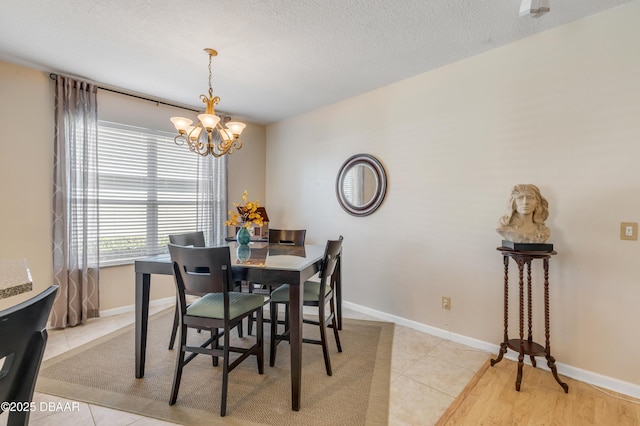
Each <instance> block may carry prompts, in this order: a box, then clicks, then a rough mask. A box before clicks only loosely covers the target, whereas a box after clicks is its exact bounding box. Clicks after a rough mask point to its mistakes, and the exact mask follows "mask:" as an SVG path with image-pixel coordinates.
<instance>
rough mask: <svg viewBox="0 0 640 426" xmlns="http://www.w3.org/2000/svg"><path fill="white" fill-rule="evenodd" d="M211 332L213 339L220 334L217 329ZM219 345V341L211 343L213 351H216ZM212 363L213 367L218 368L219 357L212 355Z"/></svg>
mask: <svg viewBox="0 0 640 426" xmlns="http://www.w3.org/2000/svg"><path fill="white" fill-rule="evenodd" d="M209 331H210V332H211V337H213V336H215V335H217V334H218V329H217V328H212V329H210V330H209ZM217 345H218V339H215V340H213V341H212V342H211V349H216V346H217ZM211 362H212V363H213V366H214V367H216V366H217V365H218V357H217V356H215V355H211Z"/></svg>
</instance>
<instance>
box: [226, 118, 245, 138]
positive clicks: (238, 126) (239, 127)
mask: <svg viewBox="0 0 640 426" xmlns="http://www.w3.org/2000/svg"><path fill="white" fill-rule="evenodd" d="M245 127H247V125H246V124H244V123H240V122H239V121H229V122H228V123H227V129H229V130H231V133H233V134H234V135H238V136H240V134H241V133H242V131H243V130H244V128H245Z"/></svg>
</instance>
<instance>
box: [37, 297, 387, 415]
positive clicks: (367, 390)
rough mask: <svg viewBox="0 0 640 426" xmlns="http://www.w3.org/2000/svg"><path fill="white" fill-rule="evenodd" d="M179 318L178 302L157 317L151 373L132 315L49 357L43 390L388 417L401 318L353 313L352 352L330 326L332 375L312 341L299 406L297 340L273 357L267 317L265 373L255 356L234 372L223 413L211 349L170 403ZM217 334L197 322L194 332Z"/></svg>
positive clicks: (191, 407) (238, 410)
mask: <svg viewBox="0 0 640 426" xmlns="http://www.w3.org/2000/svg"><path fill="white" fill-rule="evenodd" d="M172 319H173V311H172V310H171V309H170V310H167V311H163V312H160V313H158V314H156V315H154V316H152V317H151V318H150V321H149V331H148V341H147V359H146V368H145V376H144V378H142V379H136V378H135V376H134V328H133V325H130V326H128V327H125V328H123V329H121V330H119V331H116V332H114V333H111V334H109V335H107V336H104V337H102V338H100V339H98V340H96V341H93V342H90V343H88V344H85V345H83V346H81V347H78V348H76V349H73V350H71V351H69V352H66V353H64V354H61V355H59V356H57V357H54V358H52V359H49V360H47V361H45V362H43V364H42V367H41V369H40V374H39V376H38V382H37V387H36V391H37V392H42V393H45V394H50V395H56V396H60V397H63V398H67V399H71V400H74V401H82V402H87V403H90V404H96V405H101V406H105V407H109V408H114V409H117V410H122V411H128V412H132V413H136V414H140V415H143V416H147V417H153V418H157V419H161V420H166V421H170V422H174V423H180V424H185V425H201V424H206V425H214V424H223V423H224V424H246V425H252V424H256V425H258V424H260V425H349V426H351V425H386V424H387V423H388V412H389V383H390V372H391V348H392V342H393V331H394V325H393V324H392V323H386V322H373V321H359V320H350V319H345V320H344V323H343V330H342V331H341V332H340V339H341V342H342V348H343V352H342V353H338V352H337V349H336V348H335V342H334V341H333V335H332V334H331V333H330V334H329V337H330V345H329V350H330V356H331V365H332V367H333V376H331V377H329V376H327V375H326V372H325V368H324V361H323V357H322V348H321V347H320V346H317V345H309V344H304V345H303V357H302V359H303V366H302V368H303V373H302V403H301V409H300V411H298V412H295V411H292V410H291V380H290V374H289V365H290V364H289V360H290V357H289V346H288V344H287V343H286V342H283V343H281V344H280V345H278V356H277V358H276V365H275V366H274V367H269V360H268V354H269V344H268V342H269V339H268V329H269V326H268V324H265V327H264V329H265V371H264V374H263V375H260V374H258V367H257V363H256V361H255V357H250V358H249V359H247V360H245V361H244V362H243V363H241V364H240V366H238V367H237V368H236V369H235V370H234V371H232V372H231V373H230V374H229V388H228V394H227V398H228V399H227V415H226V416H225V417H222V418H221V417H220V416H219V413H220V388H221V377H222V376H221V367H213V366H212V363H211V357H207V356H205V355H199V356H198V357H196V358H195V359H194V360H193V361H192V362H191V363H189V364H188V365H187V366H186V367H185V369H184V372H183V377H182V382H181V386H180V393H179V395H178V401H177V403H176V405H174V406H169V403H168V400H169V394H170V391H171V382H172V380H173V371H174V365H175V357H176V352H175V350H174V351H169V350H168V349H167V345H168V338H169V335H170V332H171V321H172ZM245 328H246V324H245ZM316 330H317V327H313V326H308V325H305V329H304V335H305V337H314V334H316V335H317V331H316ZM245 331H246V330H245ZM232 333H233V336H236V339H235V340H236V341H235V342H234V343H233V344H234V345H242V344H243V342H242V340H245V339H248V338H247V337H245V339H237V333H236V331H235V330H233V332H232ZM254 333H255V332H254ZM208 335H209V333H208V332H203V333H202V334H197V333H196V332H195V331H194V330H193V331H190V339H192V340H198V339H200V340H204V338H205V336H208ZM250 339H251V340H255V336H251V337H250ZM244 345H248V341H247V342H246V343H244Z"/></svg>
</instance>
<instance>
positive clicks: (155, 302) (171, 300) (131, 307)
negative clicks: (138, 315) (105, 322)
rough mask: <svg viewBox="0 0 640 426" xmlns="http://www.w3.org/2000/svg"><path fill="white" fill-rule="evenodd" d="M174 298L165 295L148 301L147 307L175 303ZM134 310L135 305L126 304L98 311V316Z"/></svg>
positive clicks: (109, 315) (108, 315) (110, 315)
mask: <svg viewBox="0 0 640 426" xmlns="http://www.w3.org/2000/svg"><path fill="white" fill-rule="evenodd" d="M175 303H176V298H175V296H173V297H165V298H164V299H156V300H152V301H150V302H149V307H154V306H162V305H170V304H175ZM135 310H136V305H128V306H122V307H120V308H113V309H107V310H104V311H100V317H101V318H102V317H112V316H114V315H120V314H126V313H128V312H133V311H135Z"/></svg>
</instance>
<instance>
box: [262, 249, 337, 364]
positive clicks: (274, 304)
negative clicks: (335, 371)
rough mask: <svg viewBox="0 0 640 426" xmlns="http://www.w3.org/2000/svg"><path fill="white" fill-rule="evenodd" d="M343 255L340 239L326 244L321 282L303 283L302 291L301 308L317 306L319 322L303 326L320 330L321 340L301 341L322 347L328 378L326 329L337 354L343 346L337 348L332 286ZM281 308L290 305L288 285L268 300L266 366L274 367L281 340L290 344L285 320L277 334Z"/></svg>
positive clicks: (274, 292) (333, 290) (276, 291)
mask: <svg viewBox="0 0 640 426" xmlns="http://www.w3.org/2000/svg"><path fill="white" fill-rule="evenodd" d="M341 255H342V236H340V238H339V239H338V240H329V241H327V245H326V248H325V252H324V257H323V259H322V264H321V266H320V275H319V277H320V282H316V281H306V282H305V283H304V289H303V305H304V306H316V307H317V308H318V320H317V321H315V320H312V319H308V318H305V319H303V322H304V323H305V324H314V325H317V326H319V327H320V340H314V339H307V338H304V336H303V339H302V341H303V342H304V343H312V344H315V345H321V346H322V352H323V354H324V365H325V368H326V370H327V375H328V376H331V375H332V371H331V360H330V359H329V349H328V346H327V327H330V328H332V329H333V335H334V337H335V340H336V346H337V347H338V352H342V345H341V344H340V336H339V334H338V323H337V321H336V313H335V300H334V299H335V293H336V292H335V284H336V280H337V273H336V265H337V264H338V259H339V258H340V256H341ZM280 304H284V305H285V306H286V307H288V305H289V285H288V284H284V285H282V286H280V287H278V288H277V289H275V290H274V291H273V292H272V293H271V300H270V301H269V308H270V309H269V314H270V317H271V340H270V343H271V351H270V356H269V365H270V366H271V367H273V366H274V364H275V360H276V349H277V346H278V343H280V342H281V341H283V340H287V341H288V340H289V337H290V336H289V321H288V319H285V326H284V332H283V333H282V334H278V333H277V331H278V305H280ZM327 306H329V314H328V315H327V312H326V308H327Z"/></svg>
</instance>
